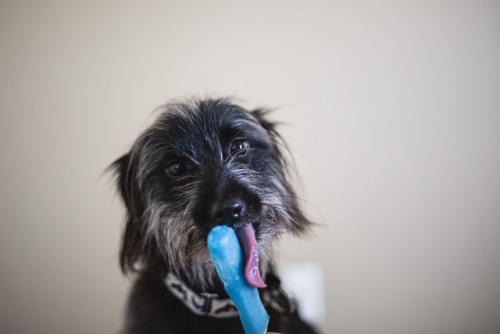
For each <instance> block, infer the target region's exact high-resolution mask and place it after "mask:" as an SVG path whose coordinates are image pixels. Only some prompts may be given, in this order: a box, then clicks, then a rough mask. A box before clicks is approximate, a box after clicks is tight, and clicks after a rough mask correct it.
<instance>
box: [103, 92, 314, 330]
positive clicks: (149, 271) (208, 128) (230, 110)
mask: <svg viewBox="0 0 500 334" xmlns="http://www.w3.org/2000/svg"><path fill="white" fill-rule="evenodd" d="M237 140H244V141H246V142H247V143H248V144H249V148H248V151H241V152H244V154H240V153H241V152H240V151H236V153H235V152H233V151H232V149H231V145H232V143H234V142H235V141H237ZM281 145H282V144H281V139H280V136H279V134H278V133H277V132H276V130H275V125H274V124H273V123H271V122H269V121H267V120H266V119H265V111H263V110H254V111H247V110H245V109H243V108H241V107H239V106H237V105H235V104H233V103H232V102H231V101H230V100H228V99H213V100H212V99H207V100H195V99H186V100H182V101H176V102H171V103H169V104H167V105H165V106H164V107H163V108H162V111H161V114H160V115H159V117H158V119H157V120H156V122H155V123H154V124H153V125H152V126H151V127H149V128H148V129H147V130H146V131H144V132H143V133H142V134H141V135H140V136H139V138H138V139H137V140H136V141H135V143H134V144H133V146H132V148H131V150H130V152H129V153H127V154H125V155H124V156H123V157H121V158H120V159H118V160H117V161H116V162H115V163H114V164H113V165H112V169H113V170H114V171H115V173H116V175H117V176H118V184H119V188H120V192H121V195H122V197H123V200H124V202H125V206H126V208H127V222H126V226H125V233H124V236H123V245H122V249H121V257H120V261H121V267H122V270H123V271H124V272H125V273H129V272H139V273H140V275H141V278H140V279H139V280H138V283H136V287H135V289H134V292H133V293H132V296H131V299H130V301H129V315H128V320H127V324H126V332H127V333H132V332H134V333H135V332H138V331H139V332H144V333H147V332H154V331H153V330H152V328H155V329H158V330H159V331H160V329H161V332H162V333H177V332H179V331H178V330H176V328H181V327H176V326H177V325H173V324H171V323H169V322H168V321H172V319H170V318H169V317H168V315H166V314H165V315H164V319H165V320H162V319H159V318H158V317H161V315H159V316H155V314H156V313H157V312H158V310H157V309H158V308H159V307H160V306H159V305H158V304H160V303H161V301H160V300H155V297H152V299H151V300H149V299H147V301H145V300H144V298H146V297H145V296H146V295H148V292H147V290H148V285H149V286H150V288H149V289H150V290H151V291H150V292H152V291H154V289H158V293H157V295H158V296H159V295H162V294H164V295H167V292H166V291H164V287H162V285H161V281H162V279H163V277H164V275H166V273H167V272H173V273H174V274H175V275H177V276H178V277H180V278H182V279H183V280H184V281H186V282H187V283H188V285H189V286H190V287H192V289H193V290H195V291H198V292H204V291H207V292H217V293H219V294H224V291H223V289H222V285H221V282H220V280H219V278H218V276H217V273H216V271H215V267H214V265H213V263H212V261H211V258H210V254H209V252H208V249H207V244H206V239H207V235H208V233H209V231H210V230H211V228H212V227H214V226H215V225H217V224H219V223H220V222H218V221H217V220H215V219H214V217H213V207H214V205H215V204H217V203H218V201H221V200H223V199H225V198H228V197H229V198H232V197H238V198H241V199H242V201H243V202H244V203H245V205H246V211H245V217H244V218H245V223H252V225H253V227H254V228H255V231H256V237H257V241H258V244H259V249H260V265H261V272H263V273H264V274H265V273H266V272H267V271H268V270H271V269H272V258H273V256H272V242H273V241H274V240H275V239H276V238H277V237H278V236H279V235H280V234H281V233H284V232H290V233H293V234H300V233H302V232H303V231H304V230H305V229H307V228H308V226H309V224H310V223H309V221H308V220H307V219H306V218H305V217H304V215H303V214H302V212H301V211H300V209H299V206H298V205H297V200H296V196H295V194H294V192H293V190H292V188H291V187H290V185H289V183H288V181H287V174H286V163H285V161H284V158H283V155H282V153H281ZM174 163H179V164H180V165H181V166H182V167H183V168H184V172H183V173H182V174H181V175H176V176H173V175H172V174H171V173H170V174H169V172H168V171H169V169H168V168H169V166H172V164H174ZM235 224H238V222H235ZM149 280H151V282H155V283H154V284H152V283H151V282H150V281H149ZM145 281H148V282H149V283H148V284H146V283H144V282H145ZM156 281H159V282H156ZM141 282H142V283H141ZM142 289H145V291H142ZM160 290H161V293H159V292H160ZM139 291H142V292H139ZM137 294H142V295H141V296H138V295H137ZM157 298H160V297H157ZM165 298H166V297H165ZM141 303H142V305H139V304H141ZM145 303H147V304H148V305H144V304H145ZM172 303H174V301H173V299H172V302H171V304H172ZM153 304H154V305H153ZM167 304H168V303H167ZM155 305H156V306H155ZM154 307H156V309H154ZM179 307H182V306H179ZM149 308H151V310H150V314H144V313H145V312H146V311H145V310H146V309H149ZM166 309H168V307H166ZM185 311H186V312H189V311H187V310H185ZM146 313H147V312H146ZM153 318H154V319H153ZM148 319H149V320H148ZM166 319H170V320H168V321H167V320H166ZM177 320H178V321H180V319H177ZM148 321H149V322H150V324H147V322H148ZM220 326H222V327H224V326H226V327H227V325H223V324H221V325H220ZM220 326H219V327H220ZM215 328H217V326H216V327H215ZM290 328H292V327H290ZM297 328H298V327H297ZM192 330H194V329H192ZM238 330H241V329H240V328H239V327H238V326H237V327H236V329H231V333H236V332H237V331H238ZM278 330H279V328H278ZM292 330H293V329H292ZM181 332H182V331H181ZM184 332H189V331H184ZM201 332H205V333H210V332H211V331H210V330H209V326H208V325H207V326H206V327H205V329H204V330H201ZM214 332H218V333H222V332H223V331H222V329H220V330H217V331H216V330H214ZM296 332H298V331H296ZM304 333H309V332H308V331H305V332H304Z"/></svg>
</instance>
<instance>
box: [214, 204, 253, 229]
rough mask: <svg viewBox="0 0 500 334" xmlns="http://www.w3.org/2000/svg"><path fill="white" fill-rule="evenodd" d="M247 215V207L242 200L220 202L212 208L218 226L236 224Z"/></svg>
mask: <svg viewBox="0 0 500 334" xmlns="http://www.w3.org/2000/svg"><path fill="white" fill-rule="evenodd" d="M245 214H246V206H245V203H244V202H243V201H242V200H241V199H240V198H230V199H226V200H224V201H220V202H219V201H218V202H215V203H214V204H213V206H212V216H213V218H214V219H215V222H216V223H217V224H229V225H230V224H234V223H236V222H238V221H239V220H240V219H241V218H242V217H243V216H244V215H245Z"/></svg>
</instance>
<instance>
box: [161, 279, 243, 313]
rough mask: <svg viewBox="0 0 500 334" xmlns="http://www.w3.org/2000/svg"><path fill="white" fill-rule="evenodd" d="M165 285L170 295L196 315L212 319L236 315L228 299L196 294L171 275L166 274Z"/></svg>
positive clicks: (203, 293)
mask: <svg viewBox="0 0 500 334" xmlns="http://www.w3.org/2000/svg"><path fill="white" fill-rule="evenodd" d="M165 285H166V286H167V288H168V290H169V291H170V293H171V294H172V295H174V296H175V297H177V299H179V300H180V301H181V302H183V303H184V305H185V306H186V307H187V308H188V309H189V310H191V312H193V313H194V314H196V315H201V316H208V317H212V318H232V317H235V316H237V315H238V311H237V309H236V306H235V305H234V303H233V301H232V300H231V299H230V298H229V297H225V296H222V298H220V297H219V294H216V293H208V292H202V293H197V292H195V291H194V290H192V289H191V288H190V287H189V286H188V285H187V284H186V283H184V282H183V281H182V280H181V279H180V278H178V277H177V276H175V275H174V274H173V273H168V274H167V276H166V278H165ZM226 296H227V295H226Z"/></svg>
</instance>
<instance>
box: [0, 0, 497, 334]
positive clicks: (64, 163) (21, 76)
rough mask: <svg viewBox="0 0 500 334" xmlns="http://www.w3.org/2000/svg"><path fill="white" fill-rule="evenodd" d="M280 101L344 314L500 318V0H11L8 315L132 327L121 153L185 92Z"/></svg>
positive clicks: (72, 325)
mask: <svg viewBox="0 0 500 334" xmlns="http://www.w3.org/2000/svg"><path fill="white" fill-rule="evenodd" d="M186 94H191V95H195V96H205V95H210V96H212V95H215V96H223V95H234V96H237V97H239V98H241V99H242V100H243V101H244V104H245V105H246V106H251V107H253V106H270V107H274V108H276V109H277V110H276V112H274V113H273V114H272V116H271V117H272V118H273V119H274V120H279V121H282V122H283V123H284V124H283V126H282V127H281V131H282V133H283V135H284V136H285V138H286V139H287V140H288V142H289V145H290V147H291V150H292V152H293V153H294V156H295V160H296V165H297V169H298V173H299V175H300V176H301V181H300V184H299V185H298V186H299V189H300V194H301V198H303V199H304V201H303V204H304V206H305V207H306V209H307V211H308V213H309V214H310V215H311V216H312V217H313V218H315V219H317V220H318V221H319V222H320V223H321V226H320V227H319V228H317V229H315V233H313V234H312V235H311V236H309V237H305V238H303V239H300V240H295V239H292V240H289V239H287V240H285V241H284V242H283V244H282V247H281V252H280V258H281V259H282V261H283V262H284V263H287V262H290V263H295V262H299V263H300V262H316V263H320V264H321V266H322V267H323V272H324V281H325V287H326V291H325V294H326V314H327V317H326V318H325V320H324V321H323V322H322V323H321V324H320V326H321V328H322V329H323V331H324V333H346V334H355V333H371V334H374V333H381V334H382V333H429V334H430V333H450V334H455V333H499V332H500V317H499V314H500V205H499V204H500V147H499V144H500V2H498V1H435V0H433V1H411V2H407V1H364V2H360V1H268V2H264V1H235V0H233V1H196V2H193V1H116V2H110V1H62V0H60V1H58V0H54V1H20V0H15V1H14V0H13V1H5V0H2V1H0V112H1V114H0V117H1V118H0V145H1V146H0V149H1V151H0V153H1V165H0V187H1V188H0V189H1V192H0V332H2V333H116V332H117V331H118V329H119V327H120V322H121V319H122V309H123V305H124V302H125V299H126V295H127V291H128V288H129V286H130V281H129V280H128V279H126V278H124V277H123V276H122V275H121V273H120V271H119V269H118V262H117V257H118V248H119V240H120V236H121V228H122V223H123V222H122V220H123V216H124V210H123V208H122V205H121V203H120V200H119V198H118V197H117V196H116V195H115V191H114V185H113V182H112V180H111V177H110V176H109V175H103V171H104V170H105V168H106V167H107V165H108V164H109V163H111V162H112V161H113V160H114V159H115V158H117V157H118V156H119V155H120V154H122V153H124V152H125V151H126V150H127V149H128V148H129V146H130V145H131V143H132V141H133V139H134V138H135V137H136V136H137V135H138V134H139V132H140V131H141V130H143V129H144V128H145V127H146V126H147V124H149V123H150V122H151V121H152V120H153V116H152V111H153V110H154V109H155V108H156V107H158V106H160V105H162V104H163V103H165V102H166V101H167V100H169V99H170V98H174V97H179V96H185V95H186Z"/></svg>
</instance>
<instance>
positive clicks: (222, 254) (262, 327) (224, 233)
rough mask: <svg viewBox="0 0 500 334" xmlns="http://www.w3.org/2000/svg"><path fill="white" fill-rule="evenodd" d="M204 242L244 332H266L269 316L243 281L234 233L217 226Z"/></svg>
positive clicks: (254, 333) (256, 292)
mask: <svg viewBox="0 0 500 334" xmlns="http://www.w3.org/2000/svg"><path fill="white" fill-rule="evenodd" d="M207 242H208V249H209V250H210V254H211V255H212V259H213V261H214V264H215V268H216V269H217V273H218V274H219V277H220V279H221V281H222V282H223V283H224V288H225V289H226V291H227V294H228V295H229V297H230V298H231V299H232V301H233V302H234V304H235V306H236V308H237V309H238V313H239V315H240V320H241V323H242V324H243V329H244V330H245V333H246V334H263V333H265V332H266V330H267V325H268V323H269V315H268V314H267V312H266V310H265V308H264V305H262V301H261V300H260V297H259V292H258V290H257V288H256V287H254V286H251V285H250V284H249V283H248V282H247V280H246V279H245V275H244V267H245V263H244V262H245V261H244V259H243V252H242V250H241V246H240V243H239V241H238V237H237V236H236V232H235V231H234V229H232V228H230V227H228V226H216V227H214V228H213V229H212V231H210V234H209V235H208V239H207Z"/></svg>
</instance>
